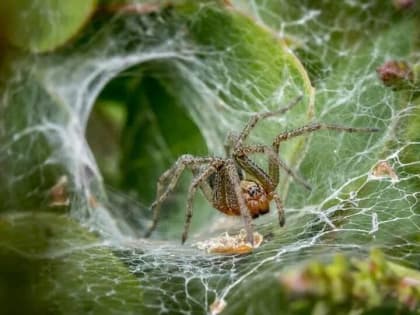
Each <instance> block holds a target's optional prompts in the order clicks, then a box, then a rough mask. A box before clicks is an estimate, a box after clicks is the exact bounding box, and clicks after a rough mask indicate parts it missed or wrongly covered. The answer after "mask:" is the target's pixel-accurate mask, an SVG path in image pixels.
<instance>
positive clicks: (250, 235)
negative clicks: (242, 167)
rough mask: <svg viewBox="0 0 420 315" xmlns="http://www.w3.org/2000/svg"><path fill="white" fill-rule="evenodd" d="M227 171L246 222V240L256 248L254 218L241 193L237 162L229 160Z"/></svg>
mask: <svg viewBox="0 0 420 315" xmlns="http://www.w3.org/2000/svg"><path fill="white" fill-rule="evenodd" d="M225 167H226V171H227V175H228V180H229V181H230V184H231V186H232V188H233V190H234V192H235V196H234V197H235V198H236V200H237V203H238V206H239V211H240V213H241V216H242V218H243V220H244V224H245V231H246V240H247V242H249V243H250V244H251V245H252V246H254V231H253V230H254V229H253V225H252V217H251V213H250V211H249V209H248V207H247V206H246V204H245V200H244V198H243V196H242V192H241V186H240V178H239V175H238V172H237V169H236V165H235V162H234V161H233V160H228V163H227V164H226V166H225ZM232 197H233V196H229V194H227V195H226V199H228V198H232Z"/></svg>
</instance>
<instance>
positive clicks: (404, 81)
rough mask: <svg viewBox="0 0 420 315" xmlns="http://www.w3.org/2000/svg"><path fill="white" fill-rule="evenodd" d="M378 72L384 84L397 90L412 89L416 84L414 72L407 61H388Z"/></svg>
mask: <svg viewBox="0 0 420 315" xmlns="http://www.w3.org/2000/svg"><path fill="white" fill-rule="evenodd" d="M376 72H377V73H378V76H379V79H380V80H381V81H382V82H383V84H385V85H386V86H389V87H391V88H393V89H396V90H400V89H403V88H407V87H410V86H412V85H413V83H414V74H413V71H412V69H411V67H410V66H409V65H408V63H406V62H405V61H397V60H391V61H387V62H385V63H384V64H383V65H382V66H380V67H379V68H377V69H376Z"/></svg>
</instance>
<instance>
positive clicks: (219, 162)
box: [145, 96, 378, 245]
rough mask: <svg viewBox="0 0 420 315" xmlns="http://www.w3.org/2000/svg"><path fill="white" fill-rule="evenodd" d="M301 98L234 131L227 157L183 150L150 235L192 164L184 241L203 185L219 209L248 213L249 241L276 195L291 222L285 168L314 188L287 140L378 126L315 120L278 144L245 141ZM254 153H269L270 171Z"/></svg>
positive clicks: (164, 179) (160, 188) (163, 184)
mask: <svg viewBox="0 0 420 315" xmlns="http://www.w3.org/2000/svg"><path fill="white" fill-rule="evenodd" d="M301 99H302V96H299V97H297V98H296V99H295V100H294V101H292V102H291V103H290V104H289V105H287V106H286V107H285V108H282V109H280V110H277V111H270V112H265V113H258V114H255V115H253V116H252V117H251V118H250V120H249V121H248V123H247V124H246V125H245V127H244V129H243V130H242V132H241V133H240V134H239V135H230V136H229V137H228V143H227V146H226V147H227V150H226V151H227V158H220V157H195V156H192V155H189V154H186V155H182V156H181V157H180V158H178V160H177V161H176V162H175V163H174V164H173V166H172V167H171V168H169V169H168V170H167V171H166V172H164V173H163V174H162V175H161V176H160V178H159V180H158V183H157V194H156V200H155V201H154V202H153V203H152V206H151V209H152V211H153V222H152V225H151V226H150V228H149V229H148V231H147V232H146V235H145V237H148V236H150V234H151V233H152V232H153V231H154V229H155V228H156V225H157V223H158V219H159V209H160V206H161V204H162V203H163V202H164V201H165V199H166V198H167V197H168V195H169V194H170V193H171V191H172V190H173V189H174V188H175V185H176V184H177V182H178V180H179V178H180V176H181V174H182V172H183V171H184V169H185V168H188V169H190V170H191V171H192V173H193V174H194V179H193V181H192V183H191V185H190V186H189V189H188V197H187V209H186V218H185V226H184V232H183V234H182V243H184V242H185V241H186V239H187V236H188V230H189V227H190V223H191V217H192V210H193V198H194V195H195V193H196V191H197V189H198V188H200V189H201V191H202V192H203V194H204V196H205V197H206V199H207V200H208V201H209V202H210V203H211V204H212V205H213V207H215V208H216V209H217V210H219V211H221V212H223V213H225V214H227V215H230V216H242V218H243V219H244V222H245V230H246V233H247V242H249V243H251V244H252V245H253V226H252V219H255V218H257V217H258V216H259V215H263V214H266V213H268V212H269V211H270V202H271V201H274V202H275V204H276V207H277V212H278V220H279V224H280V226H283V225H284V223H285V217H284V209H283V202H282V200H281V199H280V197H279V195H278V194H277V193H276V188H277V185H278V183H279V172H280V168H282V169H284V170H285V171H286V172H287V173H288V174H289V175H290V176H292V177H293V178H294V179H295V180H296V181H297V182H299V183H300V184H302V185H304V186H305V187H306V188H307V189H310V186H309V185H308V184H307V183H306V182H305V181H304V180H303V179H301V178H300V177H299V176H298V175H297V174H296V173H295V172H294V171H293V170H291V169H290V168H289V167H288V166H287V165H286V163H285V162H284V161H283V160H282V159H281V158H280V157H279V156H278V155H279V147H280V143H281V142H283V141H286V140H288V139H290V138H293V137H296V136H300V135H302V134H305V133H310V132H314V131H318V130H336V131H346V132H359V131H361V132H373V131H378V129H376V128H354V127H342V126H338V125H329V124H322V123H312V124H309V125H305V126H303V127H300V128H297V129H294V130H291V131H287V132H284V133H281V134H279V135H277V136H276V137H275V138H274V140H273V143H272V146H268V145H260V144H257V145H245V144H244V142H245V140H246V139H247V137H248V135H249V133H250V132H251V130H252V129H253V128H254V127H255V125H256V124H257V122H258V121H259V120H261V119H265V118H267V117H271V116H275V115H279V114H283V113H285V112H286V111H288V110H289V109H290V108H292V107H293V106H294V105H296V104H297V103H299V102H300V100H301ZM253 153H263V154H266V155H267V157H268V164H269V166H268V174H267V172H265V171H264V170H263V169H262V168H260V167H259V166H258V165H256V164H255V163H254V162H253V161H252V160H250V159H249V158H248V155H249V154H253ZM245 174H247V175H250V177H251V178H252V179H249V180H247V179H245V176H244V175H245Z"/></svg>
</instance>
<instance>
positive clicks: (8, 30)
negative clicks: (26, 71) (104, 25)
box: [0, 0, 96, 52]
mask: <svg viewBox="0 0 420 315" xmlns="http://www.w3.org/2000/svg"><path fill="white" fill-rule="evenodd" d="M95 6H96V0H75V1H55V0H45V1H35V2H34V1H30V0H17V1H2V3H1V4H0V20H1V31H0V33H1V34H2V35H3V36H4V37H5V38H6V39H7V40H8V42H9V43H11V44H13V45H16V46H18V47H20V48H23V49H24V50H28V51H30V52H45V51H50V50H53V49H54V48H56V47H58V46H61V45H63V44H64V43H66V42H67V41H68V40H69V39H70V38H72V37H73V36H74V35H75V34H76V33H77V32H78V31H79V30H80V29H81V28H82V27H83V25H84V24H85V23H86V21H87V20H88V18H89V17H90V16H91V15H92V12H93V10H94V9H95Z"/></svg>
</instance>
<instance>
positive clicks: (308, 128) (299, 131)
mask: <svg viewBox="0 0 420 315" xmlns="http://www.w3.org/2000/svg"><path fill="white" fill-rule="evenodd" d="M318 130H336V131H346V132H374V131H379V129H378V128H355V127H345V126H338V125H329V124H321V123H313V124H310V125H306V126H303V127H300V128H297V129H294V130H291V131H287V132H283V133H281V134H279V135H278V136H277V137H276V138H274V141H273V148H274V150H275V152H278V148H279V145H280V143H281V142H283V141H286V140H288V139H290V138H294V137H297V136H300V135H303V134H305V133H310V132H315V131H318Z"/></svg>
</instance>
